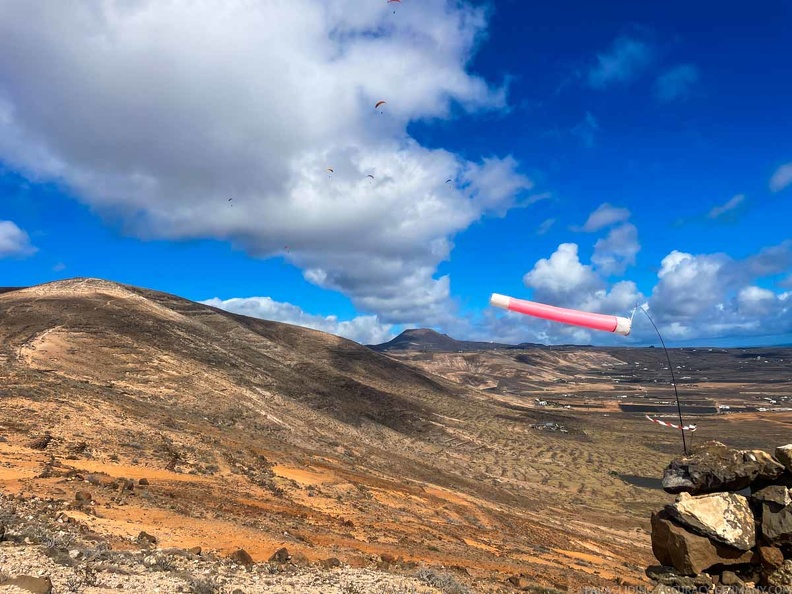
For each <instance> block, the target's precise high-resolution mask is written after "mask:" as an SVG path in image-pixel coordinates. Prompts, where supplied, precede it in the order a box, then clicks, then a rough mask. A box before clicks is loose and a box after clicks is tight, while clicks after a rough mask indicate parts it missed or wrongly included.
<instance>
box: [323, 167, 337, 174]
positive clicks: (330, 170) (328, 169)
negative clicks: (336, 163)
mask: <svg viewBox="0 0 792 594" xmlns="http://www.w3.org/2000/svg"><path fill="white" fill-rule="evenodd" d="M325 171H329V172H330V173H335V171H333V170H332V169H330V168H329V167H328V168H327V169H325Z"/></svg>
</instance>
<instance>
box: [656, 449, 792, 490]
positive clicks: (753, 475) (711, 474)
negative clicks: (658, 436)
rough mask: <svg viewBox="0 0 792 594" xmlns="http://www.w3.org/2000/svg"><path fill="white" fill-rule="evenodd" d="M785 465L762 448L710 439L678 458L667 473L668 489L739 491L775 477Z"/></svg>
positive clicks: (665, 476)
mask: <svg viewBox="0 0 792 594" xmlns="http://www.w3.org/2000/svg"><path fill="white" fill-rule="evenodd" d="M783 472H784V466H783V465H782V464H780V463H779V462H778V461H776V460H775V459H774V458H773V457H772V456H770V454H768V453H767V452H763V451H762V450H737V449H734V448H730V447H728V446H726V445H724V444H722V443H720V442H718V441H708V442H706V443H704V444H702V445H701V446H699V447H697V448H696V449H695V450H694V452H693V454H692V455H690V456H685V457H684V458H682V459H680V460H674V461H672V462H671V464H669V465H668V467H667V468H666V469H665V472H664V473H663V489H665V491H666V492H668V493H675V494H676V493H682V492H687V493H691V494H692V495H696V494H699V493H714V492H718V491H739V490H741V489H744V488H745V487H747V486H749V485H750V484H751V483H753V482H754V481H755V480H757V479H761V480H772V479H774V478H777V477H778V476H780V475H781V473H783Z"/></svg>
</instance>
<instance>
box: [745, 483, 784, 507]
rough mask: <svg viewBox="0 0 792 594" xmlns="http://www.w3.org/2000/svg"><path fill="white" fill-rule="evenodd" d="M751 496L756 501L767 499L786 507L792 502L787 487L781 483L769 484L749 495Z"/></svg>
mask: <svg viewBox="0 0 792 594" xmlns="http://www.w3.org/2000/svg"><path fill="white" fill-rule="evenodd" d="M751 497H753V498H754V499H756V500H757V501H768V502H770V503H775V504H776V505H780V506H782V507H786V506H787V505H789V504H790V503H792V497H790V496H789V489H787V488H786V487H784V486H783V485H770V486H769V487H765V488H764V489H760V490H759V491H757V492H756V493H754V494H753V495H751Z"/></svg>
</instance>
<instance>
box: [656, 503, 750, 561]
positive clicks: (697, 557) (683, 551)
mask: <svg viewBox="0 0 792 594" xmlns="http://www.w3.org/2000/svg"><path fill="white" fill-rule="evenodd" d="M652 552H653V553H654V555H655V557H656V558H657V560H658V561H660V563H662V564H663V565H666V566H672V567H674V568H675V569H676V570H677V571H678V572H679V573H681V574H682V575H696V574H699V573H701V572H703V571H705V570H707V569H709V568H710V567H713V566H714V565H726V566H729V565H740V564H743V563H750V562H751V559H752V558H753V556H754V553H753V551H741V550H739V549H735V548H734V547H730V546H727V545H725V544H721V543H718V542H714V541H711V540H710V539H709V538H706V537H704V536H700V535H698V534H694V533H693V532H690V531H689V530H687V529H685V528H684V527H683V526H680V525H679V524H677V523H676V522H674V521H673V520H672V518H671V516H670V515H669V514H668V512H666V511H661V512H658V513H654V514H652Z"/></svg>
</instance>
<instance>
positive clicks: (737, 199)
mask: <svg viewBox="0 0 792 594" xmlns="http://www.w3.org/2000/svg"><path fill="white" fill-rule="evenodd" d="M744 200H745V194H737V195H736V196H734V197H733V198H731V199H730V200H729V201H728V202H726V204H723V205H721V206H716V207H714V208H713V209H712V210H710V211H709V214H708V215H707V217H708V218H710V219H717V218H718V217H720V216H722V215H724V214H726V213H727V212H731V211H733V210H734V209H735V208H737V207H738V206H740V204H742V203H743V201H744Z"/></svg>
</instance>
